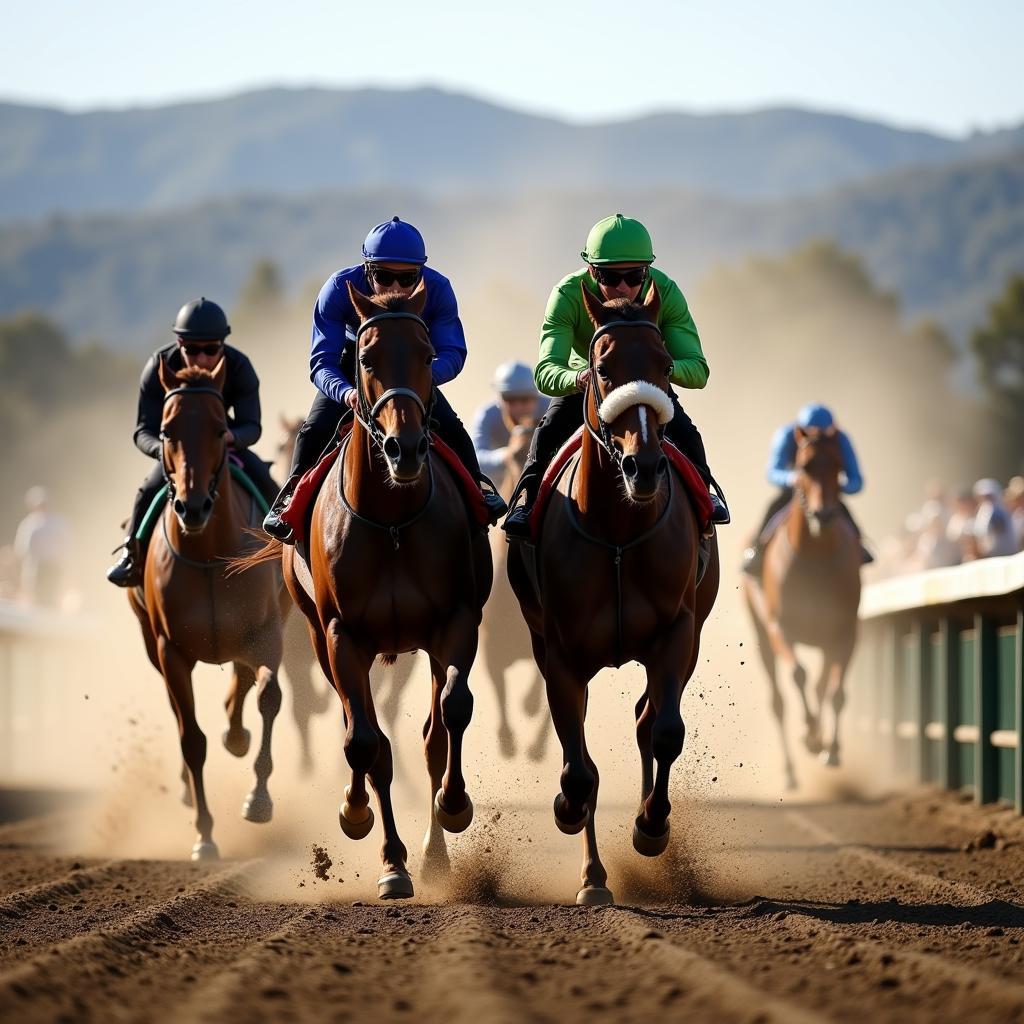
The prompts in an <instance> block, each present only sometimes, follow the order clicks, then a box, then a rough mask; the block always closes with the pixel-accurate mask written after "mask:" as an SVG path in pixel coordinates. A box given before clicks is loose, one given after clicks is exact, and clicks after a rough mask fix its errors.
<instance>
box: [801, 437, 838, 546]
mask: <svg viewBox="0 0 1024 1024" xmlns="http://www.w3.org/2000/svg"><path fill="white" fill-rule="evenodd" d="M813 443H814V442H813V441H812V440H811V439H810V438H807V437H805V438H804V440H802V441H797V449H798V450H802V449H804V448H806V447H807V446H808V445H810V444H813ZM799 472H800V476H801V477H807V478H808V479H811V480H813V479H814V478H813V477H811V475H810V474H809V473H807V472H806V469H805V467H803V466H801V467H800V468H799ZM815 482H817V481H815ZM793 490H794V491H795V492H796V498H797V501H798V502H799V503H800V508H801V510H802V511H803V514H804V518H805V519H806V520H807V525H808V527H809V528H810V531H811V534H812V535H813V536H817V535H818V534H819V533H820V532H821V528H822V527H823V526H826V525H827V524H828V523H830V522H831V521H832V520H833V519H834V518H835V517H836V516H837V515H838V514H839V503H838V502H836V503H835V504H834V505H829V506H827V507H825V508H820V509H812V508H811V507H810V505H809V503H808V501H807V489H806V487H804V486H803V484H802V482H801V480H800V479H799V478H798V479H797V481H796V483H795V484H794V485H793Z"/></svg>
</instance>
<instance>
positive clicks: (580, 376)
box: [576, 367, 590, 391]
mask: <svg viewBox="0 0 1024 1024" xmlns="http://www.w3.org/2000/svg"><path fill="white" fill-rule="evenodd" d="M589 383H590V368H589V367H588V368H587V369H586V370H580V372H579V373H577V374H576V389H577V390H578V391H586V390H587V385H588V384H589Z"/></svg>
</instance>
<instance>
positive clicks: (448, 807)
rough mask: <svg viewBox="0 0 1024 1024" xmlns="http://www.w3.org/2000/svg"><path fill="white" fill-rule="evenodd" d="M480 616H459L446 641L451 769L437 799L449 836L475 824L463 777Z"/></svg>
mask: <svg viewBox="0 0 1024 1024" xmlns="http://www.w3.org/2000/svg"><path fill="white" fill-rule="evenodd" d="M478 625H479V615H477V616H474V615H473V614H472V613H471V612H470V611H469V609H468V608H466V609H464V610H463V611H462V612H461V613H459V614H457V615H456V616H455V617H454V618H453V619H452V621H451V623H450V624H449V626H448V630H447V632H446V635H445V637H444V642H443V649H444V652H445V656H444V657H440V658H439V659H438V660H439V661H441V663H442V664H443V665H444V664H446V665H447V666H448V671H447V677H446V680H445V684H444V689H443V690H442V691H441V721H442V722H443V723H444V727H445V731H446V732H447V733H448V766H447V770H446V771H445V773H444V778H443V779H442V780H441V789H440V790H439V791H438V794H437V796H436V797H435V798H434V814H435V815H436V817H437V820H438V821H439V822H440V824H441V827H442V828H444V829H446V830H447V831H449V832H464V831H465V830H466V829H467V828H469V823H470V822H471V821H472V820H473V801H472V800H470V798H469V795H468V794H467V793H466V780H465V778H464V776H463V774H462V738H463V736H464V735H465V732H466V729H467V728H468V727H469V723H470V720H471V719H472V717H473V694H472V692H471V690H470V688H469V670H470V668H472V665H473V660H474V659H475V658H476V649H477V628H478Z"/></svg>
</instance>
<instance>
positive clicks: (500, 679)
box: [483, 639, 516, 758]
mask: <svg viewBox="0 0 1024 1024" xmlns="http://www.w3.org/2000/svg"><path fill="white" fill-rule="evenodd" d="M496 646H497V645H496V644H495V642H494V641H493V639H489V642H488V643H486V644H484V650H483V654H484V667H485V668H486V669H487V674H488V676H490V679H491V682H492V683H493V684H494V695H495V696H496V697H497V698H498V750H499V751H500V752H501V756H502V757H504V758H510V757H514V756H515V753H516V741H515V737H514V736H513V735H512V727H511V726H510V725H509V722H508V685H507V680H506V679H505V665H504V664H503V663H502V662H503V659H502V657H501V655H500V654H499V653H498V652H497V651H496V650H495V647H496Z"/></svg>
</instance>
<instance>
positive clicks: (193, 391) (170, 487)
mask: <svg viewBox="0 0 1024 1024" xmlns="http://www.w3.org/2000/svg"><path fill="white" fill-rule="evenodd" d="M175 395H216V396H217V397H218V398H219V399H220V402H221V405H223V406H224V407H225V409H226V408H227V402H226V401H225V400H224V393H223V392H222V391H220V390H219V389H218V388H208V387H189V386H188V385H185V386H184V387H180V388H171V390H170V391H168V392H166V393H165V394H164V402H163V404H164V405H166V404H167V402H168V400H169V399H171V398H173V397H174V396H175ZM166 441H167V435H166V434H164V432H163V431H162V430H161V431H160V468H161V469H162V470H163V474H164V482H165V483H166V484H167V502H168V504H170V503H171V502H172V501H174V498H175V490H174V477H173V476H172V475H171V474H170V473H169V472H168V471H167V459H166V458H165V457H164V447H163V446H164V443H165V442H166ZM227 459H228V446H227V445H226V444H225V445H224V451H223V452H222V453H221V456H220V462H218V463H217V468H216V469H215V470H214V471H213V476H212V478H211V479H210V498H211V499H212V500H213V501H216V500H217V485H218V484H219V483H220V478H221V474H223V472H224V464H225V463H226V462H227Z"/></svg>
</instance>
